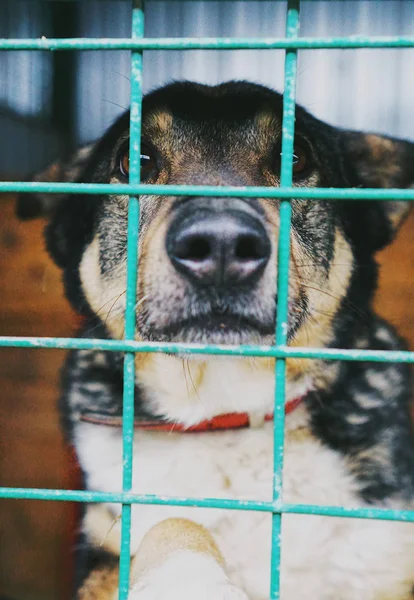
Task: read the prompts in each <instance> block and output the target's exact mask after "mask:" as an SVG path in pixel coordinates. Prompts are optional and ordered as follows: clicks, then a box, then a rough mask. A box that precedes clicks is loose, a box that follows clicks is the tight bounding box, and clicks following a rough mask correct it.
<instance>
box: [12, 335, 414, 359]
mask: <svg viewBox="0 0 414 600" xmlns="http://www.w3.org/2000/svg"><path fill="white" fill-rule="evenodd" d="M0 348H49V349H57V350H106V351H110V352H144V353H145V352H148V353H151V352H165V353H169V354H180V355H183V356H185V355H189V354H212V355H216V356H256V357H272V358H314V359H320V358H322V359H325V360H348V361H358V360H364V361H370V362H398V363H404V362H405V363H414V352H409V351H406V350H356V349H341V348H291V347H289V346H285V345H283V344H282V345H280V346H257V345H246V346H242V345H241V346H222V345H218V344H211V345H207V344H184V343H182V344H179V343H168V342H132V341H125V340H100V339H93V338H89V339H88V338H47V337H14V336H0Z"/></svg>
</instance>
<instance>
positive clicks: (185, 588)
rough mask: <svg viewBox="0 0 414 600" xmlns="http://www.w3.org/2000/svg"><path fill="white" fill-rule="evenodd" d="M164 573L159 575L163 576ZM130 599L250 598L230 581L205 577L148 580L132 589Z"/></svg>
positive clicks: (223, 599)
mask: <svg viewBox="0 0 414 600" xmlns="http://www.w3.org/2000/svg"><path fill="white" fill-rule="evenodd" d="M162 575H163V573H162V572H159V573H158V575H157V579H158V576H159V577H162ZM129 600H248V598H247V596H246V594H245V593H244V592H243V591H242V590H240V589H239V588H237V587H235V586H234V585H232V584H231V583H230V582H229V581H222V582H219V581H217V580H216V581H214V582H210V583H207V582H206V581H205V580H204V579H198V578H192V577H190V578H188V576H187V577H186V578H185V580H184V581H178V580H177V579H176V578H174V581H171V580H170V581H168V582H162V581H160V580H158V581H157V582H155V581H148V582H147V584H144V585H142V586H139V587H138V589H135V590H132V591H131V592H130V595H129Z"/></svg>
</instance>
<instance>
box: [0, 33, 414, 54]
mask: <svg viewBox="0 0 414 600" xmlns="http://www.w3.org/2000/svg"><path fill="white" fill-rule="evenodd" d="M285 48H294V49H299V50H329V49H335V48H336V49H341V50H352V49H356V48H377V49H381V48H401V49H402V48H414V37H413V36H401V37H397V36H389V37H382V36H381V37H379V36H378V37H377V36H372V37H368V36H350V37H332V38H318V37H302V38H298V39H288V38H277V37H275V38H268V37H259V38H226V37H225V38H202V37H200V38H178V37H177V38H143V39H139V40H132V39H130V38H69V39H65V38H49V39H47V38H39V39H36V38H35V39H0V50H53V51H55V50H275V49H276V50H277V49H280V50H284V49H285Z"/></svg>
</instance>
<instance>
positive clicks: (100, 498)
mask: <svg viewBox="0 0 414 600" xmlns="http://www.w3.org/2000/svg"><path fill="white" fill-rule="evenodd" d="M188 435H191V434H188ZM0 497H1V498H8V499H14V500H23V499H25V500H44V501H54V502H56V501H58V502H82V503H84V502H87V503H88V502H99V503H102V502H115V503H124V504H143V505H147V504H154V505H158V506H191V507H198V508H212V509H217V508H219V509H224V510H242V511H259V512H280V513H289V514H300V515H303V514H309V515H322V516H327V517H346V518H353V519H377V520H382V521H406V522H414V510H395V509H388V508H372V507H360V508H354V507H352V508H346V507H342V506H319V505H314V504H283V503H279V502H260V501H255V500H233V499H227V498H187V497H175V496H156V495H151V494H132V493H128V492H125V493H123V492H90V491H88V492H86V491H82V490H79V491H75V490H53V489H36V488H1V487H0Z"/></svg>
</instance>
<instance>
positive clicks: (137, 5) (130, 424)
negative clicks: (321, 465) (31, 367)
mask: <svg viewBox="0 0 414 600" xmlns="http://www.w3.org/2000/svg"><path fill="white" fill-rule="evenodd" d="M143 35H144V10H143V0H133V8H132V39H138V38H141V37H142V36H143ZM141 110H142V51H141V50H139V49H137V50H133V52H132V56H131V113H130V137H129V181H130V182H131V183H133V184H134V183H135V184H139V182H140V170H141V167H140V165H141V160H140V150H141ZM139 221H140V208H139V202H138V198H137V197H136V196H131V197H130V198H129V203H128V235H127V285H126V306H125V335H124V339H125V341H133V340H134V339H135V307H136V295H137V280H138V236H139ZM134 396H135V353H134V352H131V351H129V352H126V354H125V358H124V391H123V419H122V440H123V471H122V489H123V491H124V492H130V491H131V489H132V483H133V482H132V477H133V471H132V467H133V443H134ZM130 554H131V503H130V502H123V503H122V519H121V553H120V559H119V600H128V596H129V581H130Z"/></svg>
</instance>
